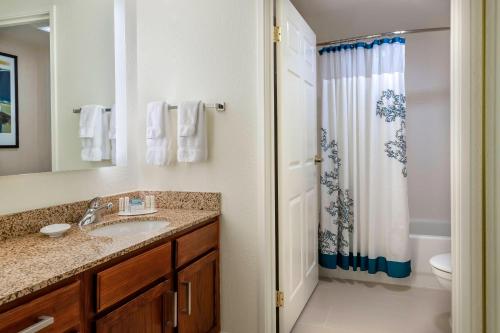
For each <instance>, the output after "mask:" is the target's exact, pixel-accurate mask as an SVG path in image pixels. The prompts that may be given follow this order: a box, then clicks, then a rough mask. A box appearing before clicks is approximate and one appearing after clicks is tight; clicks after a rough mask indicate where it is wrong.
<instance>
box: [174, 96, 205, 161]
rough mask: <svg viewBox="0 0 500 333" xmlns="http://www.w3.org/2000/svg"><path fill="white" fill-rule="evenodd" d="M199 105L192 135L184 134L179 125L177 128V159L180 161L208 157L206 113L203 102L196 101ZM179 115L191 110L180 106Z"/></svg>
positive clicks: (181, 115) (202, 159) (203, 159)
mask: <svg viewBox="0 0 500 333" xmlns="http://www.w3.org/2000/svg"><path fill="white" fill-rule="evenodd" d="M194 103H196V105H197V112H196V113H197V115H196V119H197V121H196V123H195V129H194V134H193V135H191V136H184V134H185V133H181V132H180V130H179V127H178V130H177V136H178V138H177V160H178V161H179V162H186V163H194V162H201V161H206V160H207V158H208V147H207V122H206V115H205V111H204V109H203V104H202V103H201V102H199V101H198V102H194ZM178 112H179V115H178V117H184V119H186V117H185V115H183V113H184V112H190V109H189V108H182V107H180V108H179V110H178Z"/></svg>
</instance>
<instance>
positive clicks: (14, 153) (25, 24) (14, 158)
mask: <svg viewBox="0 0 500 333" xmlns="http://www.w3.org/2000/svg"><path fill="white" fill-rule="evenodd" d="M123 34H124V11H123V3H122V2H121V1H120V0H85V1H82V0H23V1H18V0H2V1H0V176H7V175H16V174H26V173H39V172H56V171H69V170H83V169H92V168H100V167H110V166H116V165H125V164H126V133H125V129H126V114H125V113H126V110H125V105H126V103H125V101H124V98H125V94H124V91H125V88H124V85H125V82H124V80H123V79H122V78H123V76H124V74H123V73H124V72H125V56H124V53H125V52H124V36H123Z"/></svg>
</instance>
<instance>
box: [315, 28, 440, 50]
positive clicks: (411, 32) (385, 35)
mask: <svg viewBox="0 0 500 333" xmlns="http://www.w3.org/2000/svg"><path fill="white" fill-rule="evenodd" d="M445 30H450V27H439V28H427V29H414V30H401V31H393V32H383V33H380V34H375V35H367V36H358V37H353V38H345V39H339V40H331V41H328V42H321V43H318V44H316V46H327V45H333V44H341V43H348V42H355V41H358V40H362V39H371V38H379V37H392V36H399V35H409V34H418V33H421V32H431V31H445Z"/></svg>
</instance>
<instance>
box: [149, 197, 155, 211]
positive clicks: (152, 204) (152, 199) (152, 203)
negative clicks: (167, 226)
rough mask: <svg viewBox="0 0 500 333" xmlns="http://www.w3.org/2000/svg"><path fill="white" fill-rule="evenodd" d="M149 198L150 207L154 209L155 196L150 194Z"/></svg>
mask: <svg viewBox="0 0 500 333" xmlns="http://www.w3.org/2000/svg"><path fill="white" fill-rule="evenodd" d="M150 200H151V209H156V198H155V196H154V195H151V196H150Z"/></svg>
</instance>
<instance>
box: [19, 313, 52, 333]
mask: <svg viewBox="0 0 500 333" xmlns="http://www.w3.org/2000/svg"><path fill="white" fill-rule="evenodd" d="M38 320H39V322H38V323H36V324H33V325H31V326H30V327H27V328H25V329H24V330H22V331H19V333H36V332H40V331H41V330H43V329H44V328H45V327H49V326H50V325H52V324H53V323H54V317H50V316H40V317H38Z"/></svg>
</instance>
